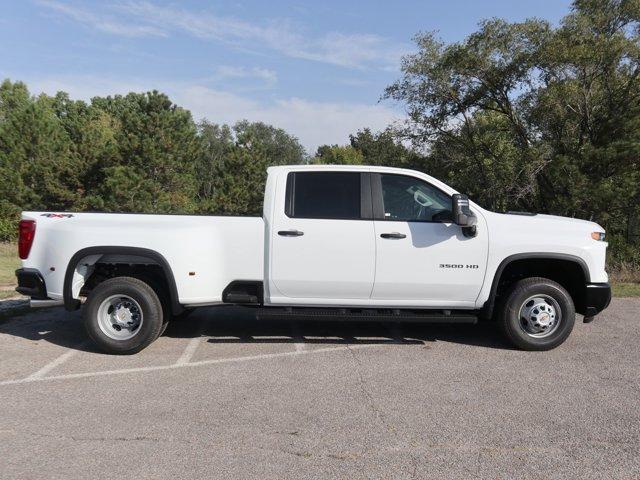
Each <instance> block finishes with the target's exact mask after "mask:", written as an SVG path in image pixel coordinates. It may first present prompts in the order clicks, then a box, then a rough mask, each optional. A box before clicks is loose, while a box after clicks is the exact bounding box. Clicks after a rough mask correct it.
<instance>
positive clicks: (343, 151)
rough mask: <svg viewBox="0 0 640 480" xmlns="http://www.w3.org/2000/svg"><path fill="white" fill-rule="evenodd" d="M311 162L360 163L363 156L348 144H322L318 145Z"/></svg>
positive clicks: (326, 163)
mask: <svg viewBox="0 0 640 480" xmlns="http://www.w3.org/2000/svg"><path fill="white" fill-rule="evenodd" d="M312 163H315V164H325V165H362V164H363V163H364V156H363V155H362V152H361V151H360V150H357V149H355V148H353V147H352V146H350V145H346V146H342V147H341V146H339V145H322V146H320V147H318V151H317V152H316V156H315V157H314V158H313V160H312Z"/></svg>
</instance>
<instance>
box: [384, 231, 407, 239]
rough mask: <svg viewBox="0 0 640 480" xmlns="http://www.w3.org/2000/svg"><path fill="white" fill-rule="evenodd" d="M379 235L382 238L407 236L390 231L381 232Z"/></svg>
mask: <svg viewBox="0 0 640 480" xmlns="http://www.w3.org/2000/svg"><path fill="white" fill-rule="evenodd" d="M380 236H381V237H382V238H407V236H406V235H405V234H404V233H398V232H391V233H381V234H380Z"/></svg>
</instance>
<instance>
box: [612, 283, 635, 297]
mask: <svg viewBox="0 0 640 480" xmlns="http://www.w3.org/2000/svg"><path fill="white" fill-rule="evenodd" d="M611 286H612V289H613V296H614V297H640V283H613V284H612V285H611Z"/></svg>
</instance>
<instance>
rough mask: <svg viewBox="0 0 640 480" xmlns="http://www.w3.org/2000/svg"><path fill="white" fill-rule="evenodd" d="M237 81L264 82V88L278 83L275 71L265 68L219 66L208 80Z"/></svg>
mask: <svg viewBox="0 0 640 480" xmlns="http://www.w3.org/2000/svg"><path fill="white" fill-rule="evenodd" d="M234 79H235V80H238V79H258V80H260V81H262V82H264V84H265V86H268V87H271V86H273V85H275V84H276V83H277V82H278V75H277V74H276V72H275V71H273V70H269V69H267V68H260V67H253V68H245V67H233V66H229V65H220V66H218V67H216V69H215V71H214V74H213V76H212V77H210V80H213V81H218V80H234Z"/></svg>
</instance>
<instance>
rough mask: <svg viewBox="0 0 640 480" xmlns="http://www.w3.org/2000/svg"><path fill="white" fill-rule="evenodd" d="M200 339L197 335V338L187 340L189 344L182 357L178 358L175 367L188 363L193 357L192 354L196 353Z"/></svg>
mask: <svg viewBox="0 0 640 480" xmlns="http://www.w3.org/2000/svg"><path fill="white" fill-rule="evenodd" d="M201 339H202V337H201V336H200V335H198V336H197V337H194V338H192V339H191V340H189V343H188V344H187V346H186V347H185V349H184V352H182V355H180V358H179V359H178V360H177V361H176V365H184V364H185V363H189V361H190V360H191V358H192V357H193V354H194V353H196V350H197V349H198V345H200V340H201Z"/></svg>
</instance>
